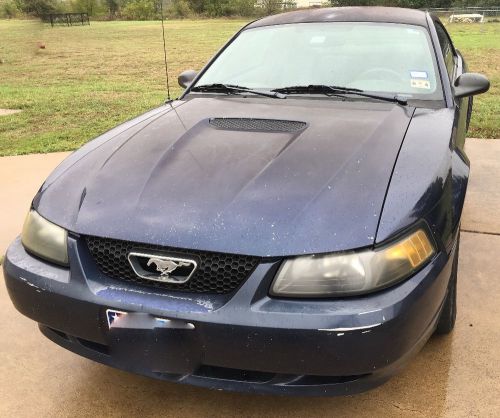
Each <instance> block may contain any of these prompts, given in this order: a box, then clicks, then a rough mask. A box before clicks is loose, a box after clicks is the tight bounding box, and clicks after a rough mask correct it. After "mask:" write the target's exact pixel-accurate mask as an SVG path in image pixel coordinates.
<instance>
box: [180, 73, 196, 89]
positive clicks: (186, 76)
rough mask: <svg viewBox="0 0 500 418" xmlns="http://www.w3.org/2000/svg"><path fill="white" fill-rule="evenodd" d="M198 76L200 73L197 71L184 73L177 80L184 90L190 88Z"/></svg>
mask: <svg viewBox="0 0 500 418" xmlns="http://www.w3.org/2000/svg"><path fill="white" fill-rule="evenodd" d="M197 75H198V73H197V72H196V71H195V70H186V71H183V72H182V73H181V74H180V75H179V77H178V78H177V81H178V82H179V86H181V87H184V88H187V87H189V85H190V84H191V83H192V82H193V80H194V79H195V78H196V76H197Z"/></svg>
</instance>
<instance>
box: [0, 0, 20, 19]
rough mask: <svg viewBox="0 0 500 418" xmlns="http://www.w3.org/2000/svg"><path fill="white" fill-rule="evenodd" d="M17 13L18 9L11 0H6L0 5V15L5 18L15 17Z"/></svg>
mask: <svg viewBox="0 0 500 418" xmlns="http://www.w3.org/2000/svg"><path fill="white" fill-rule="evenodd" d="M18 13H19V9H18V8H17V6H16V4H15V3H14V2H13V1H11V0H7V1H6V2H5V3H3V4H1V5H0V17H6V18H7V19H12V18H14V17H16V16H17V14H18Z"/></svg>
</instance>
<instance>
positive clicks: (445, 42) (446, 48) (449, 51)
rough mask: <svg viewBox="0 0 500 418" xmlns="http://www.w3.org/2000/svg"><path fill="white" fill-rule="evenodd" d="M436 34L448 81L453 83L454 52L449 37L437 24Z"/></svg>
mask: <svg viewBox="0 0 500 418" xmlns="http://www.w3.org/2000/svg"><path fill="white" fill-rule="evenodd" d="M436 32H437V36H438V38H439V45H440V46H441V51H442V52H443V57H444V62H445V64H446V69H447V71H448V75H449V76H450V80H451V81H452V82H453V78H454V72H455V50H454V49H453V45H452V44H451V40H450V37H449V36H448V34H447V33H446V30H445V29H444V28H443V27H442V26H441V25H440V24H439V23H436Z"/></svg>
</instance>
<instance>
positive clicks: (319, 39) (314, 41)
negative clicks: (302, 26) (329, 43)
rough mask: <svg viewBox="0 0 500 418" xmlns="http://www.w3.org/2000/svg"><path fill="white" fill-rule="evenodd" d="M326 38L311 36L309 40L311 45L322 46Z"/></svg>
mask: <svg viewBox="0 0 500 418" xmlns="http://www.w3.org/2000/svg"><path fill="white" fill-rule="evenodd" d="M325 39H326V36H320V35H319V36H313V37H312V38H311V40H310V43H311V44H322V43H324V42H325Z"/></svg>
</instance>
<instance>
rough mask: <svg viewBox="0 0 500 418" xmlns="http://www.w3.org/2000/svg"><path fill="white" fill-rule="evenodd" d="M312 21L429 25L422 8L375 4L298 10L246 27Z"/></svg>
mask: <svg viewBox="0 0 500 418" xmlns="http://www.w3.org/2000/svg"><path fill="white" fill-rule="evenodd" d="M312 22H381V23H404V24H409V25H418V26H425V27H427V26H428V25H427V12H424V11H422V10H416V9H404V8H401V7H380V6H379V7H377V6H374V7H328V8H318V9H306V10H297V11H294V12H288V13H281V14H278V15H273V16H267V17H264V18H262V19H259V20H256V21H255V22H252V23H250V24H249V25H248V26H247V27H246V28H247V29H248V28H256V27H261V26H271V25H286V24H290V23H312Z"/></svg>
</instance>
